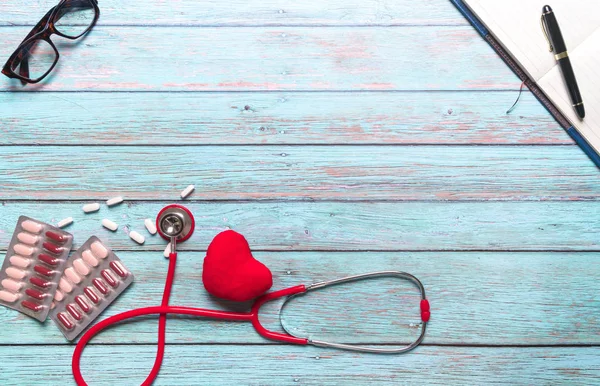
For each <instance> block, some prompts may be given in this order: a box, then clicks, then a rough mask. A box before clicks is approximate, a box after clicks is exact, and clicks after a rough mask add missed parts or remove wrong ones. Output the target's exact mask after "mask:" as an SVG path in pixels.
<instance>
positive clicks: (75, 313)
mask: <svg viewBox="0 0 600 386" xmlns="http://www.w3.org/2000/svg"><path fill="white" fill-rule="evenodd" d="M67 311H68V312H69V314H70V315H71V316H72V317H73V318H74V319H75V320H81V314H80V313H79V311H77V308H75V305H74V304H69V305H67Z"/></svg>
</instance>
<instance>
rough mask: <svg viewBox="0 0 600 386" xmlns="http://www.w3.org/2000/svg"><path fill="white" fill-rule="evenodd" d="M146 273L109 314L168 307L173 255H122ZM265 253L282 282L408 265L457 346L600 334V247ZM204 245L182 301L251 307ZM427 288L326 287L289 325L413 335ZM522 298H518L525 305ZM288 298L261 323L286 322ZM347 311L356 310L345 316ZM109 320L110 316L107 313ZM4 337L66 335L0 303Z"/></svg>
mask: <svg viewBox="0 0 600 386" xmlns="http://www.w3.org/2000/svg"><path fill="white" fill-rule="evenodd" d="M119 256H120V257H121V259H122V260H123V262H124V263H125V264H126V266H127V267H128V268H129V269H130V270H131V271H132V272H133V273H134V274H135V278H136V281H135V283H134V285H133V287H131V288H130V289H129V290H128V291H127V292H126V293H125V294H123V295H122V297H121V298H120V299H119V300H118V301H117V302H116V303H114V304H113V305H112V306H111V307H110V308H109V309H108V310H107V312H106V313H105V314H103V316H102V317H101V319H103V318H105V317H107V316H109V315H114V314H117V313H119V312H122V311H125V310H129V309H133V308H139V307H147V306H153V305H158V304H160V299H161V293H162V287H163V285H164V277H165V275H166V270H167V264H168V263H167V261H166V260H165V259H164V257H163V256H162V254H161V253H158V252H146V253H143V252H119ZM254 256H255V257H256V258H257V259H259V260H260V261H262V262H263V263H265V264H266V265H267V266H269V267H270V268H271V270H272V271H273V275H274V285H273V290H276V289H281V288H287V287H291V286H294V285H297V284H301V283H303V284H310V283H315V282H319V281H324V280H330V279H335V278H339V277H344V276H349V275H353V274H359V273H365V272H373V271H377V270H402V271H406V272H410V273H412V274H414V275H416V276H417V277H418V278H419V279H420V280H421V281H422V282H423V284H424V285H425V289H426V291H427V297H428V298H429V300H430V302H431V307H432V319H431V322H430V323H429V328H428V331H427V335H426V339H425V342H426V343H427V344H445V345H463V344H477V345H573V344H577V345H581V344H599V343H600V324H599V323H598V320H600V298H599V297H598V296H597V292H598V291H597V283H598V280H599V279H600V270H598V269H596V268H597V267H598V259H597V257H598V254H597V253H551V252H550V253H498V252H495V253H490V252H469V253H464V252H461V253H447V252H446V253H440V252H435V253H432V252H421V253H397V252H394V253H392V252H386V253H381V252H379V253H375V252H368V253H367V252H361V253H340V252H333V253H322V252H318V253H317V252H310V253H306V252H305V253H295V252H294V253H290V252H288V253H273V252H270V253H269V252H258V253H254ZM203 258H204V253H202V252H183V253H181V254H180V256H179V260H178V265H177V276H176V280H175V285H174V287H173V295H172V297H171V304H173V305H180V306H192V307H203V308H210V309H228V310H236V311H246V310H247V309H248V308H249V306H248V303H247V304H233V303H230V302H223V301H219V300H217V299H215V298H213V297H211V296H209V295H208V294H207V292H206V291H205V290H204V288H203V287H202V282H201V279H200V276H201V272H202V261H203ZM419 300H420V299H419V296H418V291H417V290H416V288H415V287H414V286H413V285H412V284H411V283H409V282H407V281H404V280H400V279H390V278H383V279H372V280H365V281H362V282H355V283H353V284H351V285H350V284H347V285H340V286H338V287H332V288H329V289H326V290H325V289H324V290H321V291H315V292H312V293H309V294H307V295H305V296H304V297H301V298H298V299H294V300H292V301H291V302H290V303H289V304H288V306H287V307H286V308H285V309H284V312H283V323H284V324H285V326H286V327H287V328H289V329H290V330H292V331H294V333H295V334H297V335H299V336H311V337H312V338H313V339H319V340H329V341H338V342H346V343H354V344H357V343H360V344H383V343H386V344H394V343H395V344H402V343H405V342H409V341H413V340H415V339H416V338H417V336H418V334H419V333H420V318H419ZM515 305H518V306H515ZM280 306H281V302H274V303H273V304H268V305H266V306H265V307H264V311H263V312H261V321H262V322H263V323H264V325H265V326H267V327H268V328H270V329H272V330H274V331H281V328H280V327H279V320H278V312H279V308H280ZM336 315H344V317H343V318H337V317H336ZM101 319H99V320H101ZM0 324H2V325H3V326H5V327H4V328H3V329H2V331H1V332H0V344H10V343H19V344H66V343H67V342H66V341H65V340H64V338H63V336H62V334H61V333H60V332H59V331H58V329H57V328H56V327H55V326H54V323H53V322H52V321H50V320H48V321H46V323H44V324H40V323H39V322H37V321H36V320H33V319H31V318H29V317H27V316H24V315H22V314H19V313H17V312H16V311H13V310H8V309H5V308H2V307H0ZM156 324H157V322H156V318H154V317H150V318H149V319H144V320H138V321H137V322H136V323H126V324H122V325H121V326H119V327H117V328H114V329H111V330H110V331H106V332H104V333H103V334H101V335H100V336H98V337H97V338H96V339H95V340H94V342H95V343H103V344H111V343H124V342H134V343H145V344H146V343H153V342H155V341H156ZM167 329H168V335H169V342H170V343H178V344H192V343H195V344H197V343H211V344H213V343H244V344H250V343H263V344H267V343H271V342H269V341H267V340H265V339H263V338H262V337H260V336H259V335H258V334H257V333H256V332H255V331H254V329H253V328H252V327H251V326H250V325H249V324H247V323H238V322H219V321H212V320H207V319H203V318H187V317H184V318H179V317H176V318H171V319H169V322H168V327H167Z"/></svg>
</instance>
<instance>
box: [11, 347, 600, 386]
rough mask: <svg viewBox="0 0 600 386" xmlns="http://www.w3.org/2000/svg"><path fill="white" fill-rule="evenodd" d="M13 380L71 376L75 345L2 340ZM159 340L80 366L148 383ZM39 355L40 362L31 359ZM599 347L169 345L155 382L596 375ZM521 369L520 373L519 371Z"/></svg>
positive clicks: (592, 380)
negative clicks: (394, 351)
mask: <svg viewBox="0 0 600 386" xmlns="http://www.w3.org/2000/svg"><path fill="white" fill-rule="evenodd" d="M0 350H1V352H2V354H3V358H4V359H3V365H5V369H6V371H5V373H4V374H3V378H4V379H5V380H6V381H7V382H9V383H10V384H13V383H19V384H27V385H48V384H52V385H59V384H60V385H64V384H71V383H73V378H72V374H71V371H70V367H71V355H72V348H70V347H39V346H34V347H17V348H15V347H10V346H4V347H1V348H0ZM154 355H155V348H154V347H153V346H150V347H148V346H129V345H123V346H118V347H112V346H92V347H90V348H88V349H87V350H86V352H85V353H84V357H83V359H82V365H81V366H82V373H83V375H84V377H85V379H86V381H87V382H89V383H90V384H94V385H114V384H115V381H116V380H118V383H119V384H127V385H138V384H140V383H142V381H143V380H144V378H145V376H146V374H147V373H148V372H149V371H150V368H151V367H152V363H153V362H154ZM34 361H35V367H32V366H33V362H34ZM599 361H600V349H598V347H575V348H569V347H550V348H548V347H542V348H525V349H523V348H495V347H494V348H488V347H464V348H462V347H461V348H455V347H422V348H419V349H418V350H417V351H416V352H414V353H410V354H406V355H403V356H395V355H374V354H361V353H350V352H343V351H336V350H328V349H322V348H317V347H314V348H313V347H298V346H281V347H265V346H260V347H256V346H169V347H167V350H166V354H165V362H164V364H163V366H162V370H161V373H160V376H159V378H158V380H157V381H156V383H155V385H157V386H158V385H190V384H193V385H231V384H244V385H246V384H252V385H254V384H256V385H271V384H273V385H296V384H302V385H339V384H373V383H377V384H384V385H398V384H404V383H412V382H414V381H415V379H419V380H421V381H425V382H426V383H427V384H430V385H449V384H477V383H481V381H482V380H485V382H489V383H498V384H511V385H515V384H516V385H521V384H522V385H533V384H535V385H538V384H578V385H595V384H597V383H598V377H599V376H600V369H599V368H598V362H599ZM515 374H518V377H515Z"/></svg>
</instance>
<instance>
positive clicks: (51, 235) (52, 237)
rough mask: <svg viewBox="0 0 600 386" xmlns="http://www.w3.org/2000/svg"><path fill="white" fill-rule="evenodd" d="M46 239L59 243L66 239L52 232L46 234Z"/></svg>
mask: <svg viewBox="0 0 600 386" xmlns="http://www.w3.org/2000/svg"><path fill="white" fill-rule="evenodd" d="M46 237H47V238H49V239H50V240H54V241H56V242H59V243H64V242H65V240H66V239H67V238H66V237H65V236H63V235H61V234H59V233H56V232H52V231H48V232H46Z"/></svg>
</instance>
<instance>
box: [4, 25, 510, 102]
mask: <svg viewBox="0 0 600 386" xmlns="http://www.w3.org/2000/svg"><path fill="white" fill-rule="evenodd" d="M28 30H29V27H0V33H2V35H3V39H2V41H0V51H2V52H11V51H12V50H14V49H15V47H16V45H17V44H18V43H19V42H21V40H22V39H23V36H25V35H26V34H27V32H28ZM57 42H58V41H57ZM58 49H59V51H60V52H61V58H60V59H61V60H60V62H59V64H58V65H57V68H55V69H54V71H53V73H52V76H50V77H49V78H47V79H46V80H45V81H44V82H42V83H40V84H38V85H30V86H27V87H26V88H23V87H22V86H21V85H20V83H19V82H18V81H15V80H14V79H13V80H10V79H7V78H3V79H2V82H1V83H0V90H3V91H13V90H15V91H18V90H26V91H34V90H45V91H52V90H60V91H69V90H77V91H81V90H102V91H107V90H110V91H114V90H121V91H140V90H141V91H161V90H163V91H174V90H178V91H190V90H194V91H232V90H234V91H236V90H247V91H248V90H253V91H257V90H271V91H275V90H490V89H509V90H517V89H518V88H519V85H520V83H521V82H520V81H519V80H518V79H517V78H516V76H515V75H514V74H513V73H512V72H511V71H510V70H509V69H508V68H507V67H506V65H504V63H503V62H502V60H501V59H500V58H499V57H498V56H497V55H496V54H495V53H494V52H493V50H492V49H491V48H490V47H489V45H488V44H487V43H486V42H485V41H484V40H483V39H481V37H480V36H479V35H478V34H477V32H476V31H475V30H474V29H473V28H471V27H470V26H459V27H449V28H447V29H443V30H440V29H438V28H434V27H425V28H423V27H406V28H404V27H402V28H392V27H390V28H372V27H340V28H315V27H280V28H279V27H277V28H270V27H267V28H264V27H262V28H215V27H209V28H188V29H182V28H178V27H165V28H160V29H157V30H156V33H150V32H149V31H148V30H147V29H145V28H138V27H97V28H95V29H94V30H93V31H92V32H91V33H90V35H89V36H87V37H86V39H85V40H84V41H83V42H82V43H81V44H78V45H77V44H76V45H75V46H74V45H73V43H70V42H68V43H65V42H64V41H63V42H60V44H59V46H58ZM407 53H410V54H407ZM198 107H199V108H201V107H200V106H198Z"/></svg>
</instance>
